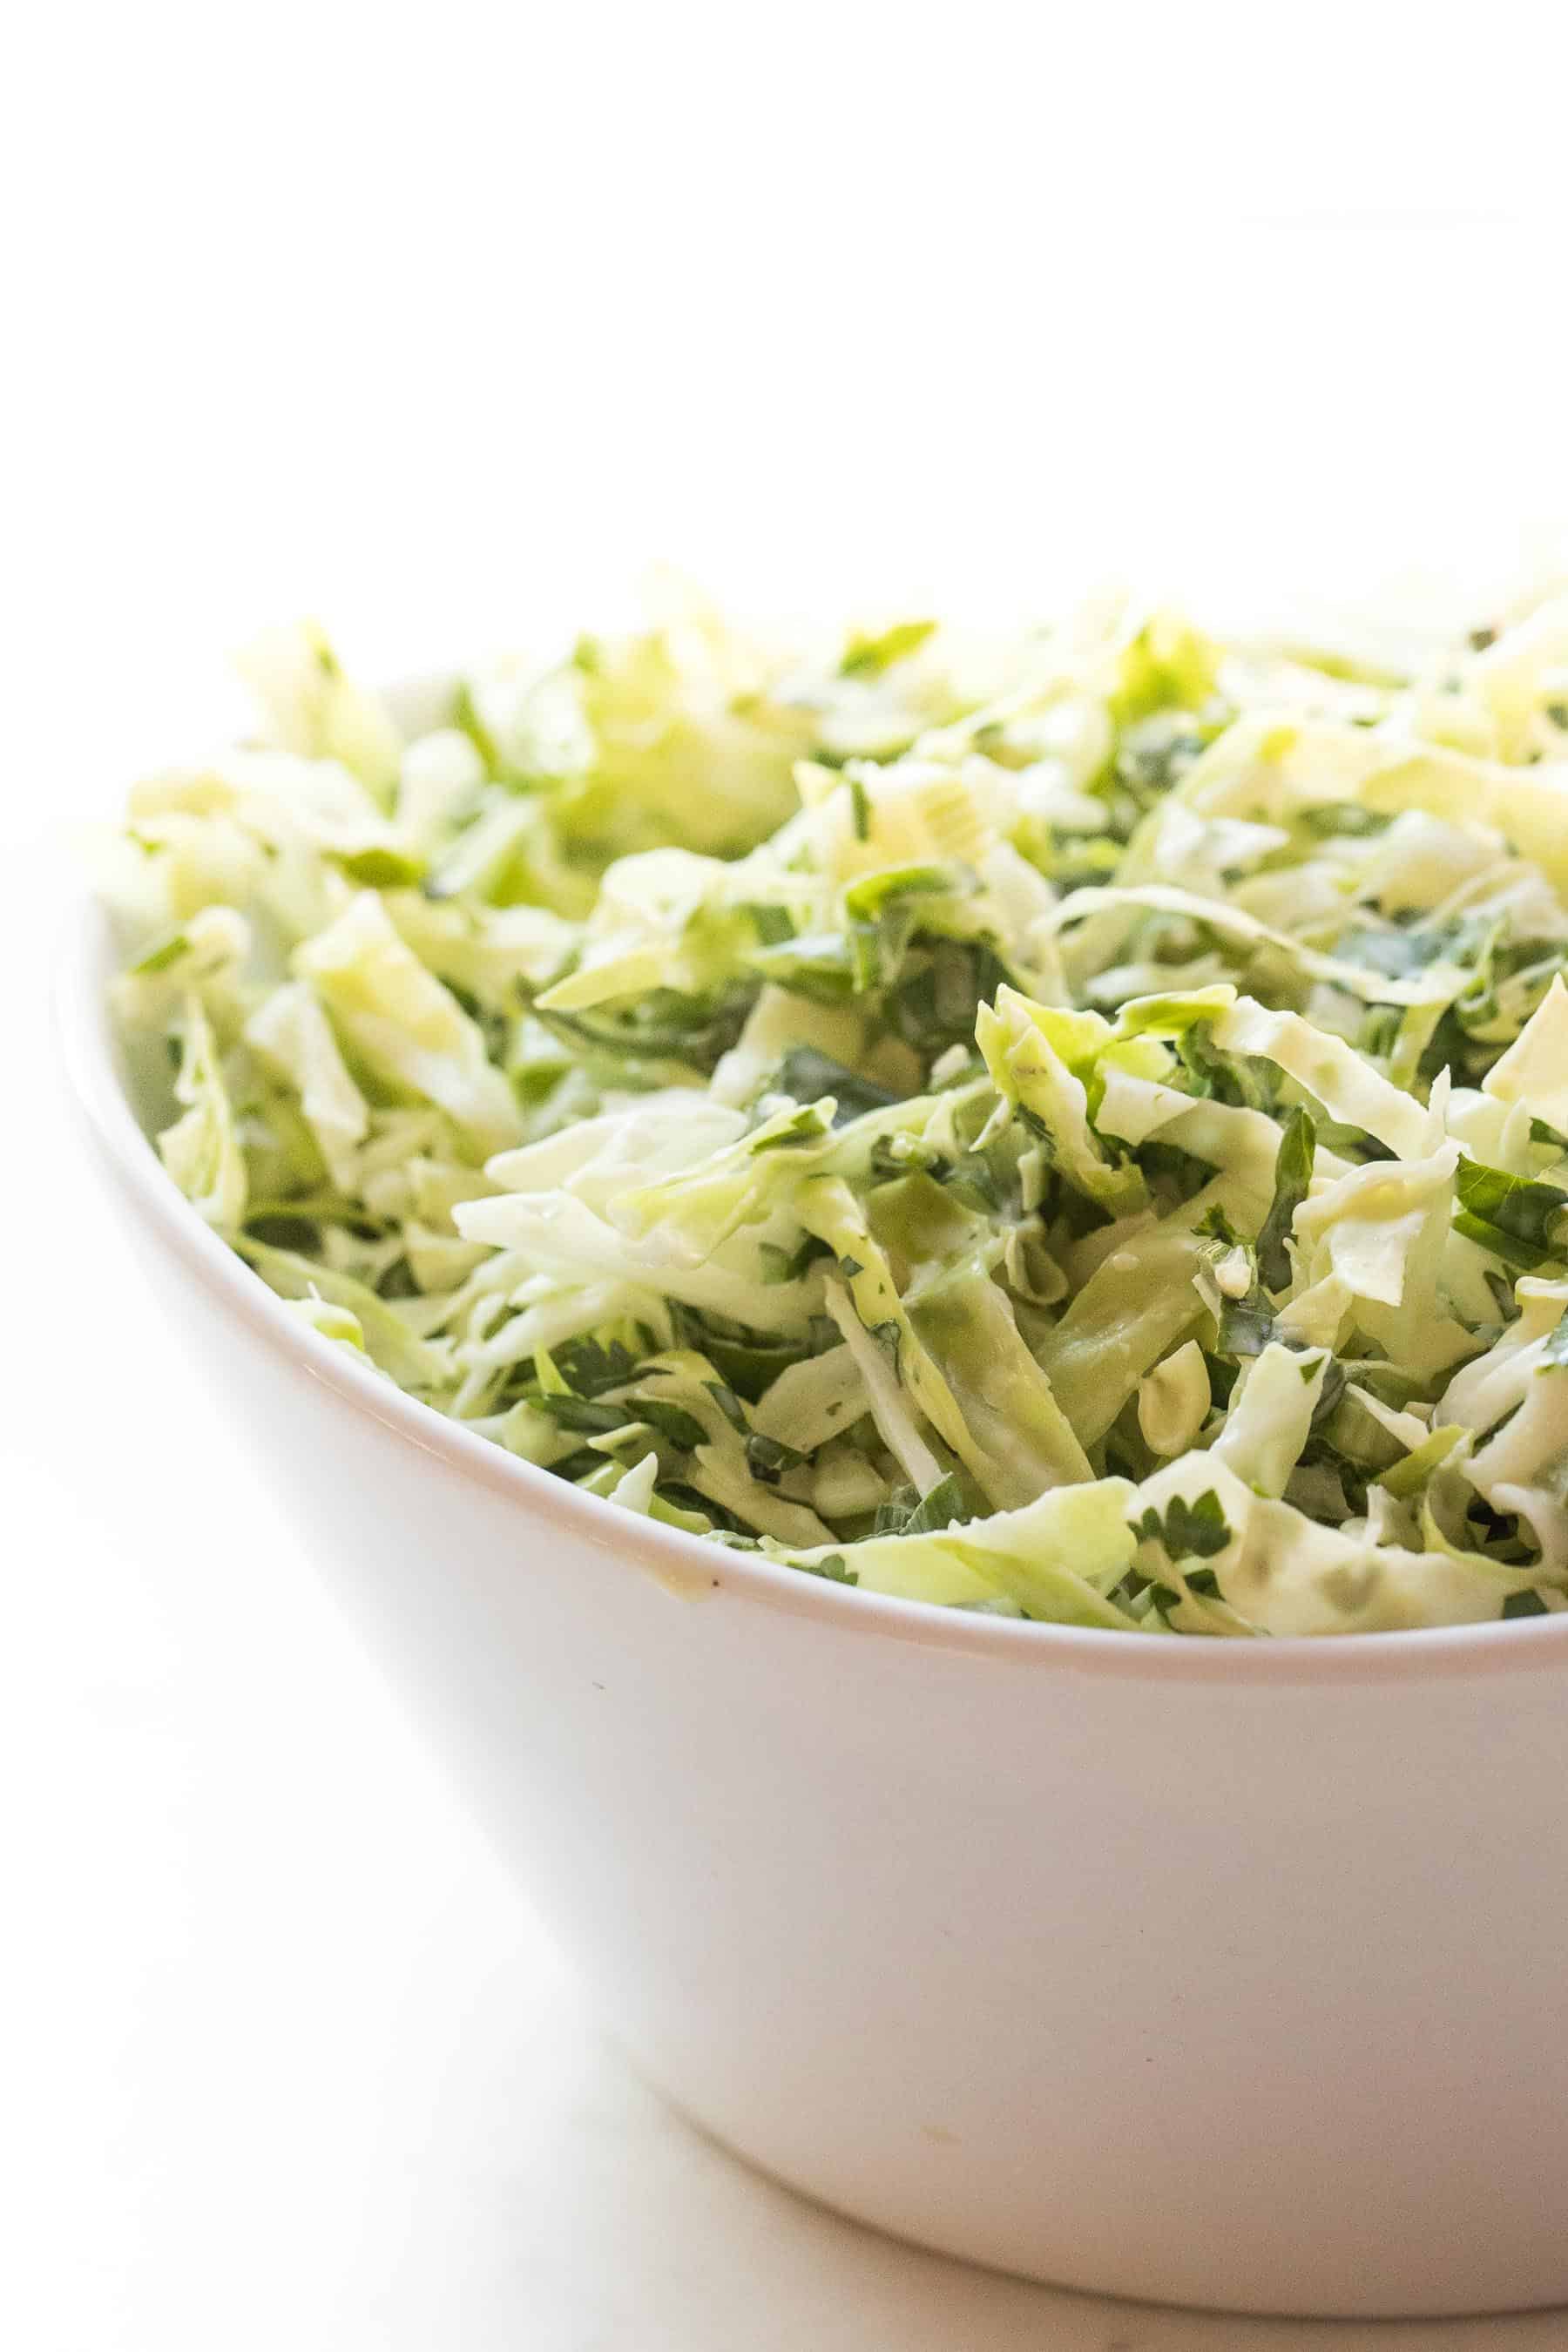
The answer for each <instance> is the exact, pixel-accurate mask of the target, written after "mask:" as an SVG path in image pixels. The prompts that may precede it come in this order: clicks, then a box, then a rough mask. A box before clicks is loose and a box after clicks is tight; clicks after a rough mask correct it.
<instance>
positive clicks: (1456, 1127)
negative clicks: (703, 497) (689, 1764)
mask: <svg viewBox="0 0 1568 2352" xmlns="http://www.w3.org/2000/svg"><path fill="white" fill-rule="evenodd" d="M247 667H248V670H249V674H250V676H251V678H252V680H253V682H254V683H255V684H256V685H257V686H258V688H259V690H260V693H261V696H262V699H263V702H264V705H265V708H266V711H267V714H268V738H269V740H268V741H266V742H264V743H262V744H260V745H258V746H252V747H249V748H247V749H246V750H243V751H232V752H228V753H225V754H222V755H220V756H219V757H217V758H216V760H214V761H211V762H210V763H209V764H207V765H205V766H204V767H200V768H196V769H190V770H181V771H177V772H167V773H163V774H160V775H157V776H154V777H152V778H150V779H148V780H147V781H145V782H142V783H141V784H139V785H138V786H137V787H136V788H135V790H134V791H133V793H132V795H131V798H130V803H129V806H128V810H127V814H126V820H125V824H124V827H123V831H122V833H121V835H120V837H119V840H118V843H117V845H116V847H115V850H114V854H113V857H112V859H111V868H110V882H109V886H108V887H109V895H110V900H111V903H112V906H113V908H114V911H115V914H116V918H117V920H118V923H119V926H120V932H121V940H122V943H123V950H124V951H123V958H122V964H123V968H122V970H121V973H120V975H119V977H118V978H117V980H116V981H115V982H114V987H113V1002H114V1009H115V1012H116V1015H117V1018H118V1020H119V1022H120V1024H121V1029H122V1031H123V1033H124V1035H125V1038H126V1042H127V1047H128V1058H129V1063H130V1066H131V1067H132V1071H133V1073H134V1082H135V1085H136V1087H137V1091H138V1095H139V1099H140V1102H141V1107H142V1109H143V1111H144V1114H145V1117H146V1119H147V1124H148V1126H149V1128H150V1129H151V1130H152V1131H153V1133H154V1134H155V1135H156V1138H157V1141H158V1147H159V1150H160V1152H161V1154H162V1156H163V1162H164V1165H165V1166H166V1168H167V1170H168V1171H169V1174H170V1176H171V1177H172V1179H173V1180H174V1182H175V1183H176V1184H177V1185H178V1186H179V1187H180V1189H181V1190H182V1191H183V1192H184V1193H185V1195H186V1196H187V1198H188V1199H189V1200H190V1202H192V1204H193V1205H194V1207H195V1210H196V1211H197V1213H199V1214H200V1215H201V1216H202V1217H203V1218H204V1219H205V1220H206V1222H207V1223H209V1224H210V1225H211V1226H213V1227H214V1228H215V1229H216V1231H217V1232H218V1233H219V1234H222V1235H223V1236H224V1237H225V1238H226V1240H227V1241H228V1242H230V1243H231V1244H232V1245H233V1246H234V1248H235V1249H236V1250H237V1251H238V1252H239V1253H240V1255H242V1256H243V1257H244V1258H245V1260H246V1261H247V1264H248V1265H250V1266H252V1267H253V1268H254V1270H255V1271H256V1273H257V1274H258V1276H260V1277H261V1278H262V1279H263V1280H264V1281H266V1282H267V1283H268V1284H269V1285H270V1286H271V1287H272V1288H273V1289H274V1290H275V1291H276V1292H278V1293H279V1295H280V1297H283V1298H284V1299H286V1300H287V1301H289V1303H290V1307H291V1310H292V1311H293V1312H294V1313H295V1314H296V1315H297V1317H298V1318H299V1319H300V1322H301V1324H302V1325H305V1326H308V1327H309V1328H310V1329H311V1330H312V1331H314V1332H315V1333H316V1334H318V1335H319V1336H320V1337H321V1339H324V1340H328V1341H332V1342H335V1343H337V1344H338V1345H339V1346H340V1347H342V1348H346V1349H350V1350H352V1351H353V1354H354V1356H355V1357H356V1358H358V1359H360V1360H363V1361H365V1362H367V1363H369V1364H370V1365H372V1366H374V1368H375V1369H376V1370H377V1371H379V1372H380V1373H381V1374H382V1375H383V1376H384V1377H385V1378H386V1379H388V1380H391V1381H395V1382H397V1383H398V1384H399V1385H401V1386H402V1387H404V1388H405V1389H407V1390H408V1391H411V1392H412V1393H413V1394H415V1395H416V1396H417V1397H419V1398H420V1399H421V1400H423V1401H424V1402H426V1404H428V1405H429V1406H431V1407H433V1408H435V1409H436V1410H437V1411H439V1412H444V1413H447V1414H448V1415H450V1416H453V1417H454V1418H456V1419H457V1420H458V1421H460V1422H462V1423H465V1424H466V1425H468V1427H470V1428H472V1429H474V1430H476V1431H478V1432H479V1433H481V1434H482V1435H484V1436H486V1437H487V1438H489V1440H491V1441H492V1442H493V1443H495V1444H498V1445H500V1446H502V1447H504V1448H506V1449H508V1450H510V1452H512V1453H514V1454H519V1455H520V1456H521V1457H522V1458H523V1459H525V1460H527V1461H529V1462H531V1463H534V1464H536V1465H540V1466H542V1467H543V1468H545V1469H547V1470H549V1471H550V1472H552V1474H553V1475H556V1476H558V1477H560V1478H562V1479H564V1480H567V1481H569V1482H571V1483H573V1484H574V1485H576V1486H580V1487H582V1488H583V1489H584V1491H585V1492H586V1493H588V1494H590V1495H593V1496H599V1497H601V1498H603V1499H604V1500H605V1501H607V1502H609V1503H611V1504H614V1505H615V1506H616V1507H618V1508H620V1509H622V1510H624V1511H628V1512H631V1513H634V1514H636V1515H637V1516H640V1517H649V1518H653V1519H657V1520H659V1521H660V1522H662V1523H664V1524H666V1525H668V1526H672V1527H675V1528H681V1529H684V1530H687V1531H688V1532H689V1533H691V1534H694V1535H699V1536H702V1537H705V1538H709V1539H710V1540H711V1541H714V1542H717V1543H721V1544H724V1545H728V1546H730V1547H731V1548H736V1549H748V1550H752V1551H756V1552H758V1553H759V1554H761V1555H762V1556H763V1557H765V1558H767V1559H772V1560H774V1561H777V1562H779V1563H781V1564H783V1565H785V1566H787V1567H789V1568H790V1569H792V1570H798V1571H799V1572H802V1573H805V1574H810V1575H815V1576H817V1577H820V1578H825V1579H827V1580H832V1581H837V1582H839V1583H843V1584H847V1585H858V1586H859V1587H860V1588H862V1589H863V1590H866V1591H876V1592H880V1593H887V1594H895V1595H899V1596H901V1597H903V1598H905V1599H911V1600H918V1601H925V1602H930V1603H935V1604H938V1605H942V1606H944V1607H948V1608H954V1609H961V1610H979V1611H983V1612H990V1613H993V1614H1001V1615H1008V1616H1022V1617H1031V1618H1037V1619H1045V1620H1048V1621H1052V1622H1060V1623H1065V1624H1074V1625H1084V1626H1091V1627H1100V1628H1104V1629H1108V1630H1119V1631H1130V1632H1143V1633H1151V1634H1162V1635H1164V1634H1177V1635H1194V1634H1203V1635H1207V1636H1211V1637H1220V1638H1226V1639H1259V1638H1269V1637H1277V1636H1280V1635H1287V1634H1321V1633H1363V1632H1374V1631H1386V1630H1394V1629H1403V1628H1409V1627H1420V1626H1425V1625H1445V1624H1452V1623H1459V1622H1472V1621H1479V1620H1485V1619H1490V1618H1498V1617H1507V1616H1518V1615H1533V1614H1541V1613H1544V1612H1555V1611H1559V1610H1562V1609H1563V1608H1568V986H1565V984H1564V974H1565V972H1568V905H1565V903H1564V898H1563V895H1561V894H1562V893H1563V892H1564V891H1568V824H1565V823H1564V819H1565V817H1568V598H1563V597H1557V598H1554V599H1552V600H1550V601H1548V602H1545V603H1542V604H1539V605H1538V606H1536V607H1535V608H1534V609H1532V610H1527V611H1525V612H1523V613H1522V614H1519V615H1517V616H1515V617H1514V618H1512V619H1511V620H1510V622H1509V623H1508V625H1506V626H1503V627H1502V628H1500V629H1499V630H1493V629H1490V628H1484V629H1479V630H1478V631H1477V632H1476V633H1475V635H1473V636H1472V637H1471V638H1470V639H1468V640H1467V641H1466V642H1465V643H1464V644H1461V645H1459V646H1454V647H1445V648H1442V649H1440V650H1439V652H1438V653H1437V655H1436V657H1435V658H1434V659H1433V661H1432V662H1431V663H1430V664H1429V665H1426V666H1425V667H1422V668H1420V669H1419V670H1413V671H1412V672H1410V673H1409V674H1407V675H1398V676H1395V675H1393V674H1390V673H1389V672H1388V671H1387V670H1386V669H1381V668H1373V667H1365V666H1360V665H1357V664H1356V663H1355V662H1353V661H1348V660H1346V659H1345V658H1344V657H1343V656H1338V655H1315V654H1312V653H1310V652H1305V651H1302V650H1301V649H1300V648H1296V649H1282V648H1279V647H1267V646H1221V645H1218V644H1216V643H1215V642H1214V641H1213V640H1212V639H1210V638H1208V637H1206V636H1205V635H1203V634H1202V633H1201V632H1200V631H1198V630H1196V629H1194V627H1192V626H1191V625H1189V624H1187V623H1186V622H1184V621H1183V620H1182V619H1181V618H1180V617H1179V616H1176V615H1173V614H1170V613H1168V612H1163V611H1147V610H1142V609H1140V608H1138V607H1137V606H1136V605H1135V604H1131V603H1129V602H1118V601H1115V600H1112V601H1111V602H1110V603H1107V602H1105V601H1104V600H1101V601H1100V603H1099V604H1097V605H1096V606H1094V607H1092V608H1090V609H1088V610H1086V611H1085V612H1084V613H1081V614H1074V615H1070V616H1069V617H1068V619H1067V620H1066V621H1064V622H1063V623H1061V624H1060V625H1057V626H1055V627H1053V628H1050V629H1046V630H1041V631H1038V632H1036V633H1033V634H1031V635H1026V636H1025V637H1023V638H1022V639H1020V640H1017V641H1016V642H1011V641H1002V642H997V643H994V644H986V645H983V646H975V645H973V644H972V643H967V642H965V643H963V644H960V643H959V642H958V641H957V640H956V639H955V638H953V637H952V636H951V635H950V634H949V633H948V632H946V631H944V630H943V629H942V628H940V627H938V626H937V625H936V624H935V623H933V622H931V620H929V619H926V618H924V617H918V618H910V617H908V616H901V615H897V614H895V615H893V616H892V617H891V618H890V619H887V620H883V621H878V622H874V623H872V624H869V625H860V626H857V627H854V628H852V629H850V630H848V631H847V632H846V633H845V634H844V635H842V636H841V637H838V638H837V639H831V640H829V641H827V642H826V643H825V644H823V645H822V646H818V647H817V648H816V650H815V651H803V650H801V649H798V648H791V649H788V650H784V651H778V650H774V649H773V648H771V647H768V646H762V645H759V644H756V643H754V642H752V640H751V639H749V638H747V637H743V636H742V635H740V634H739V633H738V632H736V631H735V630H733V629H731V628H730V627H728V626H727V625H725V624H724V623H723V622H722V621H721V619H720V618H719V617H718V616H717V615H716V614H713V613H712V612H711V611H710V610H709V609H708V608H706V607H703V606H700V605H697V604H693V603H691V602H690V601H689V600H688V601H686V602H685V603H679V602H677V603H676V604H673V605H672V606H671V608H670V610H669V611H668V613H666V614H664V615H663V616H662V617H661V619H660V621H659V623H658V625H657V626H655V627H653V628H651V629H649V630H647V631H646V632H645V633H643V634H642V635H633V636H627V637H620V638H605V637H597V638H583V639H580V640H579V641H578V643H577V645H576V646H575V648H574V651H573V652H572V653H571V654H570V656H568V657H567V658H565V659H564V660H562V661H556V662H554V663H548V662H546V663H538V662H525V661H518V662H512V663H505V664H500V665H497V666H494V667H490V668H489V669H486V670H483V671H479V672H476V673H475V674H473V675H471V676H468V677H465V678H464V679H463V680H462V681H461V682H460V684H459V685H458V688H456V689H455V690H454V691H453V693H452V695H451V697H450V698H449V702H448V705H447V708H446V709H443V710H440V711H437V712H436V713H435V714H434V716H435V719H436V721H437V723H435V724H434V725H432V726H430V727H428V728H427V729H426V730H425V731H423V732H419V733H416V734H415V735H413V736H412V737H410V736H408V735H407V734H406V733H405V731H404V730H401V729H400V728H399V727H398V726H397V725H396V724H395V721H394V719H393V717H392V715H391V713H390V712H389V710H388V709H386V707H385V706H384V704H383V702H382V701H381V700H380V699H379V698H377V697H376V696H375V695H374V694H372V693H369V692H367V691H365V690H364V689H363V688H360V687H358V686H357V685H355V684H354V683H353V681H352V680H351V679H350V678H349V677H347V676H346V675H345V673H344V671H343V669H342V667H341V665H340V663H339V661H338V659H337V656H336V655H335V654H334V653H333V651H332V649H331V645H330V643H329V641H328V640H327V638H326V637H325V635H323V634H322V632H321V630H320V629H319V628H317V627H315V626H313V625H312V626H309V627H305V628H300V629H297V630H292V631H287V630H286V631H282V632H279V633H278V634H276V635H274V636H273V637H271V638H270V639H269V640H268V643H267V644H266V645H265V646H262V647H261V648H259V649H258V653H257V654H256V655H255V656H253V657H252V658H251V660H250V662H249V663H248V665H247Z"/></svg>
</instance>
